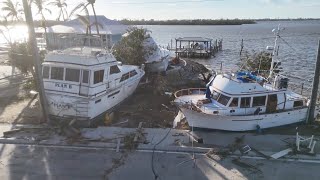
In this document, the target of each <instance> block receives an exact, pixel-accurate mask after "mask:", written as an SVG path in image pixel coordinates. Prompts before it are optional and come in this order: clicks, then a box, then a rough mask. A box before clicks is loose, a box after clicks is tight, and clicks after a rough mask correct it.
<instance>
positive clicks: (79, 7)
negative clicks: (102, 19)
mask: <svg viewBox="0 0 320 180" xmlns="http://www.w3.org/2000/svg"><path fill="white" fill-rule="evenodd" d="M95 2H96V0H87V2H81V3H80V4H78V5H77V6H76V7H75V8H74V9H73V10H72V11H71V13H70V16H72V15H73V14H74V13H75V12H76V11H78V10H80V11H84V12H85V13H86V15H89V11H88V8H87V6H89V5H91V7H92V11H93V14H94V19H95V25H96V29H97V34H98V35H99V34H100V33H99V26H98V20H97V15H96V10H95V8H94V3H95Z"/></svg>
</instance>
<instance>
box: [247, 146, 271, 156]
mask: <svg viewBox="0 0 320 180" xmlns="http://www.w3.org/2000/svg"><path fill="white" fill-rule="evenodd" d="M251 150H252V151H253V152H255V153H256V154H258V155H260V156H262V157H264V158H266V159H270V158H271V157H270V156H268V155H266V154H264V153H262V152H260V151H259V150H257V149H256V148H254V147H251Z"/></svg>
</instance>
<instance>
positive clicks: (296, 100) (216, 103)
mask: <svg viewBox="0 0 320 180" xmlns="http://www.w3.org/2000/svg"><path fill="white" fill-rule="evenodd" d="M256 78H258V77H256ZM193 92H196V93H195V96H185V97H180V99H182V98H185V99H184V101H185V102H186V101H190V102H191V104H194V105H195V107H196V108H198V110H199V111H201V112H204V113H208V114H217V115H218V114H219V115H238V116H239V115H254V114H268V113H276V112H281V111H287V110H292V109H296V108H305V107H306V106H307V102H306V99H305V98H304V97H303V96H301V95H299V94H296V93H294V92H292V91H287V89H286V88H276V87H274V86H273V85H271V84H267V83H262V82H259V81H257V79H252V78H251V79H250V78H246V79H245V80H243V79H242V78H241V77H239V76H237V77H235V76H232V75H226V74H224V75H217V76H216V77H215V78H214V79H212V80H211V81H210V82H209V83H208V87H207V89H205V90H204V89H203V90H199V91H193ZM197 92H198V93H197ZM180 93H181V94H183V93H182V92H180ZM196 94H205V95H202V96H197V95H196ZM177 96H179V92H177ZM204 96H205V97H204Z"/></svg>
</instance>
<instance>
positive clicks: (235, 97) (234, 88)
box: [175, 27, 309, 131]
mask: <svg viewBox="0 0 320 180" xmlns="http://www.w3.org/2000/svg"><path fill="white" fill-rule="evenodd" d="M279 31H280V29H279V27H278V31H277V32H276V37H277V38H278V37H279ZM277 38H276V41H275V46H274V47H277ZM274 49H275V48H274ZM273 55H275V50H274V51H273ZM274 63H277V62H275V59H274V56H273V58H272V64H271V70H270V75H269V80H268V81H267V82H265V81H266V79H264V78H263V77H261V76H258V75H255V74H254V73H250V72H238V73H236V74H235V75H234V74H219V75H216V76H215V77H214V78H212V79H211V81H210V82H209V83H208V84H207V88H203V89H197V88H191V89H183V90H180V91H177V92H176V93H175V97H176V99H175V103H176V104H177V105H178V107H179V108H180V110H181V112H182V113H183V114H184V116H185V117H186V120H187V121H188V124H189V125H190V126H193V127H196V128H208V129H219V130H227V131H248V130H257V129H260V128H261V129H263V128H270V127H276V126H282V125H287V124H292V123H297V122H301V121H305V120H306V118H307V114H308V106H309V103H308V102H309V101H308V99H307V98H306V97H303V96H302V95H299V94H297V93H295V92H293V91H290V90H288V89H287V88H288V79H287V78H285V77H282V76H280V75H279V74H276V73H275V72H273V68H274Z"/></svg>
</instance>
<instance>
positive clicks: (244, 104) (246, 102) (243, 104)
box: [240, 97, 251, 108]
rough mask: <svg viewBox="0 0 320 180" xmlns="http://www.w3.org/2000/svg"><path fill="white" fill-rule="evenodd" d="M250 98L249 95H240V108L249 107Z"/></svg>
mask: <svg viewBox="0 0 320 180" xmlns="http://www.w3.org/2000/svg"><path fill="white" fill-rule="evenodd" d="M250 100H251V97H242V98H241V103H240V107H241V108H248V107H250Z"/></svg>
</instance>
